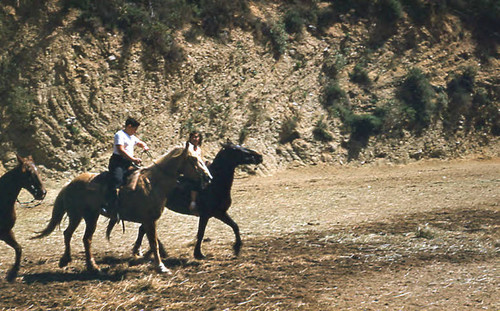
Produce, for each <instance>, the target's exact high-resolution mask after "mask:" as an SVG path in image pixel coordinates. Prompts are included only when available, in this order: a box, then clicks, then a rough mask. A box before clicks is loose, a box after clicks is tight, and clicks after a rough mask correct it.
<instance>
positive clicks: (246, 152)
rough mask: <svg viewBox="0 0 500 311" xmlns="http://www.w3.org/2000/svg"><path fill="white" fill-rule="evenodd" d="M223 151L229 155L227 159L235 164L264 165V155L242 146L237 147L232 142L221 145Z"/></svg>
mask: <svg viewBox="0 0 500 311" xmlns="http://www.w3.org/2000/svg"><path fill="white" fill-rule="evenodd" d="M221 146H222V149H223V151H224V152H225V153H226V154H227V159H228V160H230V161H233V162H234V164H235V165H236V166H237V165H241V164H260V163H262V155H261V154H260V153H258V152H256V151H253V150H251V149H249V148H245V147H243V146H240V145H235V144H233V143H232V142H229V141H228V142H226V143H224V144H221Z"/></svg>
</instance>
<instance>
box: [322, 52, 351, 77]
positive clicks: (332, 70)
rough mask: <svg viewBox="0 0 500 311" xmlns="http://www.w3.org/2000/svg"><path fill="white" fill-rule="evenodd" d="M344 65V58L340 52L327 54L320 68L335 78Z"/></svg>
mask: <svg viewBox="0 0 500 311" xmlns="http://www.w3.org/2000/svg"><path fill="white" fill-rule="evenodd" d="M345 65H346V60H345V57H344V56H343V55H342V54H335V55H329V56H328V57H327V58H326V59H325V61H324V63H323V66H322V68H321V70H322V71H323V73H324V74H325V75H326V76H327V77H329V78H330V79H336V78H337V76H338V74H339V73H340V71H342V69H343V68H344V66H345Z"/></svg>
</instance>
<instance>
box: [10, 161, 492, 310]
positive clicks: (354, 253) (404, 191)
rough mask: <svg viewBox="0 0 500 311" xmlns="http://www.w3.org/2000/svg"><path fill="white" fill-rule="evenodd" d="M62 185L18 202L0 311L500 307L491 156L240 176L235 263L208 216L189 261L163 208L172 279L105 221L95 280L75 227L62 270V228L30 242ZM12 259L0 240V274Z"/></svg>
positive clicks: (186, 245)
mask: <svg viewBox="0 0 500 311" xmlns="http://www.w3.org/2000/svg"><path fill="white" fill-rule="evenodd" d="M58 187H59V185H55V184H49V196H48V197H47V198H46V200H45V201H44V203H43V204H42V205H41V206H37V207H35V208H32V209H26V208H23V207H21V206H17V211H18V222H17V224H16V227H15V228H14V230H15V232H16V236H17V238H18V241H19V242H20V243H21V245H22V246H23V248H24V254H23V261H22V267H21V271H20V274H19V277H18V278H17V280H16V282H15V283H13V284H9V283H7V282H6V281H5V280H3V279H2V280H1V281H0V295H1V299H0V309H16V310H28V309H29V310H62V309H65V310H66V309H67V310H141V309H143V310H155V309H156V310H338V309H355V310H381V309H389V310H408V309H409V310H422V309H424V310H445V309H446V310H480V309H487V310H499V309H500V300H499V297H500V271H499V267H500V256H499V252H500V230H499V229H500V213H499V212H500V206H499V202H500V158H495V159H484V158H483V159H469V160H459V161H447V162H443V161H432V162H431V161H425V162H424V161H423V162H418V163H413V164H408V165H405V166H395V165H393V166H375V165H372V166H366V167H365V166H363V167H357V168H353V167H324V166H315V167H308V168H296V169H291V170H287V171H283V172H280V173H276V174H274V175H273V176H254V177H250V178H238V179H236V180H235V184H234V188H233V192H232V193H233V206H232V208H231V210H230V214H231V215H232V216H233V218H234V219H235V221H236V222H237V223H238V224H239V225H240V229H241V231H242V238H243V243H244V245H243V250H242V253H241V255H240V256H239V257H237V258H235V257H234V256H233V254H232V248H231V246H232V243H233V240H234V237H233V234H232V231H231V229H230V228H229V227H226V226H225V225H223V224H222V223H220V222H218V221H217V220H211V221H210V222H209V226H208V230H207V233H206V240H205V241H204V244H203V251H204V252H205V254H206V255H207V259H205V260H203V261H198V260H195V259H193V256H192V252H193V242H194V238H195V234H196V229H197V218H195V217H192V216H184V215H180V214H175V213H173V212H170V211H166V212H165V213H164V215H163V216H162V218H161V221H160V228H161V229H160V237H161V239H162V241H163V243H164V244H165V245H166V246H167V247H168V251H169V256H168V258H167V259H165V264H166V265H167V266H168V267H169V268H170V269H171V270H172V272H173V274H171V275H167V274H162V275H160V274H157V273H156V272H154V270H153V269H152V265H151V263H150V262H149V261H148V260H137V259H133V258H132V256H131V249H132V244H133V241H134V239H135V234H136V231H137V230H136V229H137V227H138V225H136V224H132V223H128V224H126V231H125V233H122V232H121V230H119V229H118V230H117V229H115V231H114V235H113V237H112V240H111V241H110V242H108V241H106V240H105V237H104V230H105V219H101V220H100V223H99V227H98V231H97V232H96V234H95V236H94V244H93V245H94V253H95V256H96V260H97V262H98V264H99V265H100V267H101V269H102V272H101V273H100V274H92V273H87V272H86V271H85V267H84V255H83V246H82V242H81V238H82V233H83V227H84V226H83V224H82V225H80V227H79V229H78V231H77V233H76V234H75V235H74V239H73V262H71V263H70V265H69V266H68V267H67V268H64V269H61V268H59V267H58V261H59V258H60V256H61V255H62V252H63V234H62V230H63V229H64V228H65V226H66V222H64V225H63V227H62V228H61V231H59V230H56V231H55V232H54V233H53V234H52V235H50V236H49V237H47V238H45V239H42V240H30V239H29V237H31V236H33V235H34V232H35V231H39V230H41V229H42V228H43V227H44V226H45V225H46V223H47V221H48V219H49V218H50V213H51V210H52V206H51V203H52V202H53V200H54V197H55V195H57V192H58V190H59V188H58ZM24 196H26V198H27V195H26V194H25V193H22V196H21V197H24ZM144 247H147V245H144ZM13 257H14V252H13V251H12V250H11V249H10V248H8V247H7V246H6V245H5V244H4V243H0V273H1V274H2V278H3V277H4V276H5V272H6V271H7V269H8V267H9V266H10V265H11V264H12V262H13Z"/></svg>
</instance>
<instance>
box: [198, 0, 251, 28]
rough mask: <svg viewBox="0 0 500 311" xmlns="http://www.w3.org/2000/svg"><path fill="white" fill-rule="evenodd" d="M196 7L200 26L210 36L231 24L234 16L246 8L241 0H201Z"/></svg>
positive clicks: (244, 2)
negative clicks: (200, 21)
mask: <svg viewBox="0 0 500 311" xmlns="http://www.w3.org/2000/svg"><path fill="white" fill-rule="evenodd" d="M198 8H199V10H200V13H199V17H200V18H201V20H202V28H203V29H204V31H205V33H206V34H207V35H209V36H212V37H217V36H218V35H219V33H220V32H221V30H222V29H224V28H226V27H229V26H231V25H232V24H233V23H234V19H235V18H234V16H236V15H238V14H240V15H241V13H243V12H246V11H247V10H248V6H247V3H246V1H243V0H201V1H200V3H199V5H198Z"/></svg>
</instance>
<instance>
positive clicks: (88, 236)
mask: <svg viewBox="0 0 500 311" xmlns="http://www.w3.org/2000/svg"><path fill="white" fill-rule="evenodd" d="M98 218H99V214H95V215H90V216H88V217H85V223H86V226H85V233H84V235H83V246H84V247H85V262H86V264H87V270H88V271H96V272H99V271H101V270H100V269H99V266H97V264H96V263H95V260H94V256H93V255H92V236H93V235H94V232H95V230H96V227H97V219H98Z"/></svg>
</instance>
